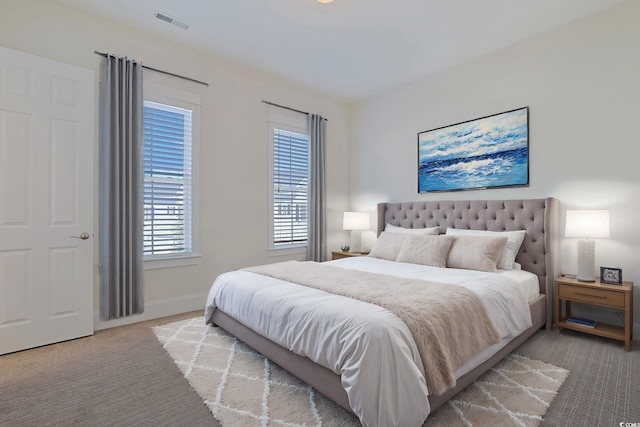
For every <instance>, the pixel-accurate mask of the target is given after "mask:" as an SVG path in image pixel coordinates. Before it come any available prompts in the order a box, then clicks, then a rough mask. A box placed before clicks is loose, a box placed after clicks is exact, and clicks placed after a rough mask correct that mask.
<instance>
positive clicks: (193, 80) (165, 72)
mask: <svg viewBox="0 0 640 427" xmlns="http://www.w3.org/2000/svg"><path fill="white" fill-rule="evenodd" d="M93 53H95V54H96V55H100V56H104V57H105V58H106V57H107V54H106V53H104V52H98V51H97V50H94V51H93ZM142 68H145V69H147V70H151V71H155V72H156V73H162V74H167V75H169V76H173V77H177V78H179V79H184V80H189V81H190V82H194V83H198V84H201V85H204V86H206V87H209V83H207V82H202V81H200V80H196V79H192V78H191V77H185V76H181V75H180V74H174V73H170V72H168V71H163V70H158V69H157V68H153V67H147V66H146V65H142Z"/></svg>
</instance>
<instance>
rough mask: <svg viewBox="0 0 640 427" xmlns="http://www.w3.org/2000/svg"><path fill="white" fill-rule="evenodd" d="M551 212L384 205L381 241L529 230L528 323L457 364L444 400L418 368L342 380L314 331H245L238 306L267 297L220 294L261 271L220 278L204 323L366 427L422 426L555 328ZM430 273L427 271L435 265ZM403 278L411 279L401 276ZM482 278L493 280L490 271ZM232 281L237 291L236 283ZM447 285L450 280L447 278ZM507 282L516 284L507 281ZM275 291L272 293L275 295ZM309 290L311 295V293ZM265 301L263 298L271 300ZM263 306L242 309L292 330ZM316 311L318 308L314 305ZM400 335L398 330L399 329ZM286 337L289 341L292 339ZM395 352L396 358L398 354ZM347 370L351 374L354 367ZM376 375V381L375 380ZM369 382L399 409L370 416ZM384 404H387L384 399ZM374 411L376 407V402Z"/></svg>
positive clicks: (520, 205) (353, 262) (520, 256)
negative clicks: (398, 233) (401, 233)
mask: <svg viewBox="0 0 640 427" xmlns="http://www.w3.org/2000/svg"><path fill="white" fill-rule="evenodd" d="M553 211H554V201H553V199H550V198H547V199H523V200H475V201H441V202H435V201H434V202H410V203H381V204H379V205H378V227H377V228H378V235H379V236H381V235H382V233H383V231H384V230H385V229H388V228H389V227H394V226H395V227H401V228H402V229H405V230H417V229H432V228H435V227H437V230H439V231H440V232H441V233H446V231H447V230H448V229H452V230H484V231H492V232H505V231H515V230H524V238H523V240H522V243H521V245H520V247H519V250H518V252H517V256H516V257H515V261H516V262H517V264H518V265H519V266H520V267H521V269H522V271H524V272H529V273H532V274H533V275H534V279H537V287H538V289H537V291H538V292H536V293H535V294H534V295H533V296H531V297H529V298H528V301H527V302H526V304H527V305H528V308H529V314H530V323H529V324H528V325H527V326H526V327H525V329H524V330H522V331H520V330H519V332H518V334H517V335H515V336H502V338H501V340H500V342H499V343H496V344H495V345H492V346H491V347H490V348H489V349H486V350H483V351H482V352H480V353H479V354H477V355H476V356H474V357H473V358H472V359H473V360H470V361H469V363H465V364H464V365H463V366H459V367H458V368H460V369H456V371H455V376H456V378H455V385H454V386H452V387H450V388H448V389H446V390H444V391H443V392H441V393H440V394H435V393H429V391H428V390H426V389H427V387H426V385H423V384H421V383H420V381H422V382H424V381H425V380H424V379H421V378H422V376H424V377H425V378H427V379H428V376H427V375H425V374H424V372H423V371H422V368H421V367H420V366H418V367H416V366H411V367H410V369H413V371H406V372H404V371H402V370H401V368H398V367H393V368H392V369H391V372H395V373H396V374H397V377H398V378H399V380H397V381H396V380H395V377H394V378H392V377H391V376H389V375H385V374H384V372H382V373H381V374H380V377H381V378H382V379H380V378H377V377H376V376H375V375H361V376H360V377H358V376H357V375H355V376H354V378H356V380H354V379H353V378H349V379H347V380H345V377H347V372H345V371H344V370H343V371H342V373H343V375H342V376H341V375H340V374H339V373H340V372H341V371H340V369H341V366H338V364H337V363H336V360H334V359H331V357H335V358H338V359H339V360H342V359H341V358H342V357H343V355H338V356H327V355H325V354H324V353H323V351H324V350H323V349H322V348H320V349H318V348H313V345H314V343H311V342H310V341H314V340H316V335H314V332H313V329H312V332H309V333H308V334H307V335H309V336H311V337H313V338H309V336H307V335H305V332H304V331H297V332H295V333H291V332H290V331H286V332H285V333H286V334H289V335H293V338H290V337H288V338H286V339H285V338H282V339H281V338H279V337H278V338H277V339H276V338H275V337H273V336H272V337H269V335H270V333H268V332H265V331H266V330H267V329H264V328H262V327H260V326H258V325H255V324H253V325H250V326H247V324H249V322H248V321H247V317H246V316H244V315H243V313H244V312H243V313H238V312H234V310H236V309H235V308H234V307H236V306H239V305H241V304H244V301H246V300H262V299H264V298H262V297H261V298H246V297H242V296H240V295H236V296H234V295H232V294H229V295H227V296H220V295H221V294H220V293H219V291H220V289H219V288H220V287H221V286H223V287H224V286H225V285H227V286H226V287H227V288H229V289H234V288H235V287H239V285H240V284H244V282H249V281H254V280H255V277H256V273H255V272H253V271H248V272H247V271H243V272H230V273H225V274H224V275H221V276H220V277H218V279H216V282H214V285H212V288H211V291H210V295H209V298H208V301H207V306H206V308H205V319H206V320H207V322H208V323H210V324H213V325H217V326H219V327H222V328H223V329H225V330H227V331H228V332H229V333H231V334H233V335H234V336H236V337H237V338H239V339H240V340H242V341H243V342H245V343H246V344H248V345H249V346H251V347H253V348H254V349H256V350H257V351H258V352H260V353H262V354H263V355H264V356H265V357H267V358H269V359H270V360H272V361H273V362H275V363H277V364H278V365H280V366H282V367H283V368H285V369H287V370H288V371H289V372H291V373H292V374H294V375H296V376H297V377H298V378H300V379H301V380H303V381H305V382H307V383H309V384H310V385H312V386H314V387H315V388H316V389H317V390H318V391H320V392H321V393H323V394H324V395H326V396H327V397H329V398H331V399H332V400H334V401H335V402H336V403H338V404H339V405H341V406H342V407H344V408H346V409H347V410H349V411H352V412H354V413H356V415H358V417H360V420H361V421H362V423H363V424H364V425H371V426H374V425H392V424H398V425H420V424H422V421H424V419H425V418H426V416H427V415H428V414H429V412H430V411H433V410H435V409H436V408H438V407H439V406H440V405H442V404H443V403H444V402H446V401H447V400H449V399H450V398H451V397H452V396H453V395H455V394H456V393H458V392H459V391H461V390H462V389H464V388H465V387H466V386H467V385H469V384H470V383H471V382H473V381H474V380H475V379H476V378H478V377H479V376H480V375H481V374H482V373H484V372H486V371H487V370H488V369H490V368H491V367H492V366H493V365H495V364H496V363H498V362H499V361H500V360H501V359H503V358H504V357H505V356H506V355H508V354H509V353H510V352H512V351H513V350H514V349H516V348H517V347H518V346H519V345H520V344H522V343H523V342H524V341H525V340H526V339H527V338H529V337H530V336H531V335H533V334H534V333H535V332H536V331H537V330H538V329H540V328H544V327H545V326H547V327H548V328H550V326H551V303H552V298H551V292H552V283H553V253H552V252H553V251H552V249H553V244H552V242H553V229H554V227H553V223H552V222H553V218H554V215H553ZM385 234H386V233H385ZM385 262H386V263H387V264H386V265H387V266H391V265H393V263H392V262H391V261H388V260H377V259H371V258H370V257H361V258H350V259H343V260H338V261H332V262H330V263H323V264H327V265H329V264H332V265H333V266H335V268H344V269H347V270H358V269H361V270H365V271H369V270H374V271H378V273H379V272H383V273H385V272H386V271H387V270H386V268H387V267H385ZM399 264H402V263H399ZM399 264H398V265H399ZM331 268H334V267H331ZM403 268H404V267H403ZM412 268H413V270H412V271H414V273H406V274H418V273H419V274H423V272H422V271H418V269H419V268H422V267H417V266H414V267H412ZM426 268H427V269H429V268H431V267H426ZM440 270H448V269H440ZM450 270H451V272H454V273H455V271H454V270H457V269H450ZM434 271H435V270H434ZM499 272H501V271H499ZM459 273H460V274H458V275H457V276H465V274H466V273H465V272H464V271H460V272H459ZM363 274H370V273H363ZM394 274H395V273H394ZM399 274H405V273H404V272H401V273H399ZM447 274H448V273H447ZM483 274H484V275H488V274H489V273H483ZM517 274H518V273H516V272H509V271H506V272H505V276H508V275H512V276H516V275H517ZM223 276H224V277H223ZM258 276H259V275H258ZM496 276H499V275H496ZM530 276H531V275H530ZM259 277H260V279H259V281H260V283H259V284H257V285H255V286H257V287H261V286H262V282H264V283H267V282H273V283H277V284H278V286H276V287H282V289H283V292H285V293H284V294H283V297H281V299H282V300H283V301H284V300H286V301H288V300H290V299H291V298H292V297H291V298H290V297H289V295H292V294H296V293H297V292H298V288H297V286H298V285H295V284H292V283H289V282H287V281H282V280H280V279H277V278H271V277H267V276H259ZM416 277H417V276H416ZM437 277H440V276H437ZM234 280H235V285H234V283H233V281H234ZM438 280H440V279H438ZM443 280H445V281H446V279H443ZM456 280H457V279H456ZM504 280H512V279H511V278H508V279H504ZM228 281H231V283H230V284H228V283H227V282H228ZM221 283H222V284H221ZM251 286H254V285H251ZM276 287H274V289H275V288H276ZM313 291H315V292H322V291H318V290H311V292H313ZM269 292H271V291H269ZM305 292H307V291H306V290H305ZM262 295H263V296H264V295H266V294H262ZM216 298H217V300H216ZM234 298H235V300H234ZM304 298H308V297H307V296H306V295H305V296H304V297H303V300H304V301H305V304H306V305H307V306H308V305H310V303H309V301H310V300H309V299H304ZM330 298H332V300H331V301H332V302H331V303H330V304H333V305H335V304H336V301H338V299H333V298H334V297H333V296H331V297H330ZM337 298H344V297H337ZM225 300H226V304H227V305H226V307H228V308H227V309H226V310H225ZM260 304H261V301H256V303H255V304H253V303H252V304H250V305H247V306H246V307H247V308H244V309H242V310H244V311H245V312H247V313H248V312H254V313H255V312H257V313H259V316H262V320H261V321H262V322H263V323H269V322H273V323H274V324H275V323H278V324H280V326H279V327H280V329H283V325H285V326H286V325H287V324H288V323H287V322H286V321H284V320H282V319H280V318H277V319H273V318H270V317H269V316H270V314H269V313H270V312H271V311H277V310H272V308H263V307H261V306H260ZM313 304H315V303H313ZM364 304H366V303H364ZM503 305H504V304H503ZM313 306H314V307H315V305H313ZM319 306H321V305H319ZM492 310H493V308H492ZM227 311H229V312H232V313H233V315H231V314H229V313H227ZM315 311H318V310H315ZM355 311H357V310H355ZM525 311H526V306H525ZM305 315H306V314H305ZM491 315H494V313H491ZM247 316H248V314H247ZM272 317H275V316H272ZM237 319H239V320H237ZM258 323H259V322H258ZM294 323H297V322H294ZM374 323H375V322H374ZM385 327H386V325H385ZM397 329H399V330H400V329H401V328H397ZM256 331H258V332H256ZM393 333H398V334H401V335H402V334H404V333H406V331H405V330H400V332H397V331H396V330H395V329H394V332H393ZM287 339H288V340H290V341H286V340H287ZM331 339H335V340H336V342H340V343H342V341H343V337H338V338H336V337H335V336H332V338H331ZM298 341H300V342H302V344H300V345H298ZM318 342H319V343H320V344H317V345H319V346H321V343H322V342H323V341H322V340H321V339H318ZM327 342H330V341H325V345H326V343H327ZM394 345H395V344H390V346H394ZM305 346H306V347H305ZM407 346H408V345H407ZM400 347H403V349H402V351H403V357H405V358H407V359H411V358H412V357H413V359H414V361H415V359H418V360H419V359H420V356H419V355H418V356H417V357H416V356H415V353H416V352H415V349H413V347H411V348H409V349H408V350H407V349H405V348H404V347H405V345H404V344H402V345H401V346H400ZM290 349H291V350H290ZM292 350H293V351H292ZM388 351H389V350H388V349H387V348H385V349H384V351H383V352H382V353H385V352H388ZM393 351H394V352H398V351H397V350H395V349H394V350H393ZM350 352H351V353H352V351H351V350H349V351H343V353H348V354H351V353H350ZM405 353H406V354H405ZM367 357H370V356H367ZM340 363H342V362H340ZM358 363H360V362H358ZM416 365H419V363H417V362H416ZM355 366H359V365H355ZM351 368H353V366H351ZM402 369H405V368H402ZM407 369H409V368H407ZM346 370H347V371H348V372H351V371H353V370H354V369H346ZM421 372H422V374H421ZM414 374H415V375H414ZM349 375H351V374H349ZM372 377H376V378H373V379H371V378H372ZM408 377H412V379H411V381H407V380H406V378H408ZM413 377H415V383H416V384H415V385H414V384H411V385H408V383H409V382H411V383H413V382H414V379H413ZM370 379H371V381H378V382H377V383H376V382H374V383H372V384H373V385H371V384H365V385H363V386H362V388H366V389H375V392H376V393H377V394H381V395H384V394H385V393H387V395H393V396H396V397H397V398H396V399H395V400H396V402H391V403H390V404H389V405H395V406H393V407H390V408H384V407H382V408H380V407H379V406H380V405H377V406H378V407H377V413H372V412H376V411H372V410H371V409H367V408H373V407H375V406H372V405H371V404H370V405H369V406H368V407H367V403H366V402H365V403H363V402H361V401H360V400H359V398H358V397H354V396H356V394H354V393H355V392H354V387H353V386H354V382H359V380H361V381H363V382H365V383H366V382H367V381H369V380H370ZM380 381H382V382H380ZM394 381H395V382H394ZM387 382H391V383H393V384H392V385H389V384H388V383H387ZM414 388H415V390H414ZM389 390H390V391H389ZM398 392H400V394H398ZM402 393H404V394H402ZM422 393H424V397H423V396H422ZM403 396H404V397H403ZM380 399H382V398H380ZM385 399H387V398H386V397H385ZM363 400H364V398H363ZM388 400H394V399H388ZM423 400H426V401H427V402H428V403H425V402H423ZM381 401H382V400H381ZM373 405H375V402H374V404H373ZM388 414H392V415H388ZM404 414H411V415H410V417H409V418H403V417H405V415H404Z"/></svg>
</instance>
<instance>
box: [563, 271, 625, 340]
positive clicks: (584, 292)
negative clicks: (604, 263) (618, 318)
mask: <svg viewBox="0 0 640 427" xmlns="http://www.w3.org/2000/svg"><path fill="white" fill-rule="evenodd" d="M554 291H555V326H556V327H558V328H566V329H572V330H574V331H580V332H585V333H587V334H593V335H599V336H601V337H607V338H613V339H616V340H620V341H624V349H625V351H629V350H630V348H631V332H632V328H633V283H632V282H622V285H609V284H606V283H600V281H599V280H596V281H595V282H580V281H578V280H576V279H569V278H567V277H559V278H558V279H556V281H555V289H554ZM560 300H564V308H565V310H564V316H562V317H561V311H560V309H561V305H560ZM573 301H575V302H581V303H586V304H591V305H597V306H600V307H609V308H614V309H617V310H621V311H622V312H624V326H615V325H610V324H607V323H602V322H597V323H596V326H595V327H594V328H589V327H587V326H582V325H579V324H575V323H569V322H567V318H569V317H570V316H571V302H573Z"/></svg>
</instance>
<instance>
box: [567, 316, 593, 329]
mask: <svg viewBox="0 0 640 427" xmlns="http://www.w3.org/2000/svg"><path fill="white" fill-rule="evenodd" d="M567 322H569V323H575V324H577V325H582V326H586V327H587V328H595V327H596V322H594V321H593V320H589V319H582V318H580V317H569V318H568V319H567Z"/></svg>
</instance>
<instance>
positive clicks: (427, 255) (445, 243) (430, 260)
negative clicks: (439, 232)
mask: <svg viewBox="0 0 640 427" xmlns="http://www.w3.org/2000/svg"><path fill="white" fill-rule="evenodd" d="M454 239H455V237H454V236H417V235H409V236H407V237H406V238H405V239H404V243H403V244H402V248H401V249H400V253H399V254H398V258H397V259H396V261H398V262H409V263H411V264H422V265H429V266H432V267H441V268H446V267H447V256H448V255H449V249H451V244H452V243H453V240H454Z"/></svg>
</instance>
